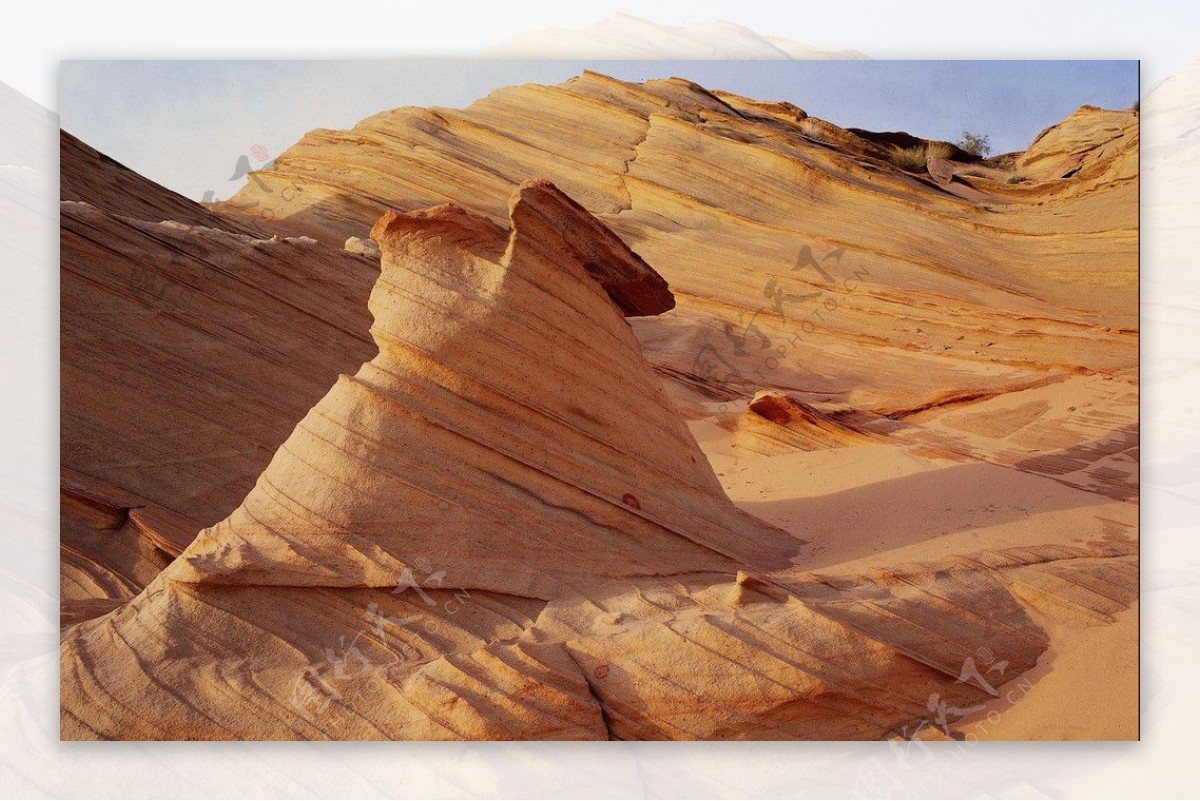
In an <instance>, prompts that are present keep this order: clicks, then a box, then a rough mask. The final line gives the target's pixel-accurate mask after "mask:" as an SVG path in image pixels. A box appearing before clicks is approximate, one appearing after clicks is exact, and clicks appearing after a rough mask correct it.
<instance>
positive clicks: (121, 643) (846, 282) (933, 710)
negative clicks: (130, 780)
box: [61, 72, 1138, 739]
mask: <svg viewBox="0 0 1200 801" xmlns="http://www.w3.org/2000/svg"><path fill="white" fill-rule="evenodd" d="M892 147H893V146H892V144H890V143H889V140H888V139H887V138H886V137H882V136H880V135H876V134H872V133H871V132H866V131H849V130H845V129H842V128H840V127H838V126H837V125H835V124H834V123H832V122H828V121H824V120H817V119H814V118H812V117H809V116H808V115H807V114H805V112H804V111H803V110H801V109H799V108H797V107H795V106H793V105H791V104H787V103H777V102H770V101H761V100H752V99H748V98H742V97H738V96H735V95H730V94H727V93H723V92H719V91H715V90H711V91H710V90H708V89H705V88H702V87H699V86H696V85H694V84H691V83H689V82H687V81H683V80H679V79H670V80H661V81H648V82H646V83H644V84H640V85H635V84H627V83H622V82H619V81H615V80H613V79H610V78H607V77H605V76H603V75H599V74H596V73H590V72H589V73H584V74H583V75H581V76H579V77H577V78H575V79H573V80H571V81H568V82H567V83H565V84H563V85H561V86H556V87H547V86H533V85H526V86H519V87H512V88H508V89H503V90H500V91H498V92H495V93H493V94H492V95H490V96H489V97H487V98H485V99H483V100H480V101H478V102H477V103H475V104H473V105H472V106H470V107H468V108H467V109H463V110H452V109H414V108H406V109H398V110H394V111H388V112H384V113H381V114H378V115H376V116H374V117H371V118H369V119H367V120H364V121H363V122H362V123H360V124H359V125H358V126H356V127H355V128H354V129H353V130H351V131H327V130H318V131H314V132H312V133H310V134H308V135H307V136H305V137H304V139H302V140H301V141H300V142H298V143H297V144H296V145H295V146H294V147H292V148H291V149H289V150H288V151H287V152H285V153H284V154H283V155H282V156H281V157H280V158H279V159H277V160H276V162H275V163H274V165H273V166H272V167H271V168H270V169H268V170H264V171H262V172H260V173H257V174H255V175H254V176H252V178H251V180H250V181H249V182H248V183H247V186H246V188H245V189H243V190H242V191H241V192H240V193H239V194H238V195H237V196H235V197H234V198H233V199H232V200H231V201H229V202H227V203H222V204H218V205H216V206H214V207H203V206H201V205H199V204H195V203H192V202H191V201H188V200H187V199H185V198H182V197H180V196H178V195H174V194H173V193H170V192H168V191H167V190H165V189H163V188H161V187H158V186H157V185H155V184H153V183H152V182H151V181H149V180H147V179H145V178H143V177H141V176H138V175H136V174H134V173H132V172H130V171H129V170H126V169H124V168H123V167H121V166H120V165H118V164H115V163H114V162H112V161H111V160H108V159H106V158H105V157H103V156H102V155H101V154H98V153H96V152H95V151H94V150H92V149H91V148H89V147H88V146H87V145H85V144H84V143H82V142H79V141H78V140H76V139H74V138H73V137H71V136H70V135H69V134H66V133H64V135H63V139H62V148H63V149H62V164H63V192H62V197H63V206H62V330H61V334H62V343H63V344H62V386H63V390H62V392H63V394H62V448H63V450H62V467H63V470H62V502H63V514H62V551H63V559H62V585H61V587H62V617H63V641H62V650H61V656H62V694H61V701H62V736H63V737H64V739H94V738H105V739H229V738H243V739H325V738H332V739H458V738H494V739H512V738H517V739H542V738H549V739H604V738H621V739H764V738H769V739H886V738H890V739H904V738H913V737H919V738H927V737H947V738H971V737H978V738H981V739H1006V738H1016V739H1022V738H1031V739H1129V738H1135V737H1136V736H1137V632H1136V626H1137V617H1136V616H1137V590H1138V570H1137V564H1138V560H1137V553H1138V541H1137V537H1138V507H1137V497H1138V450H1137V448H1138V416H1137V408H1138V407H1137V404H1138V363H1137V354H1138V318H1137V242H1138V239H1137V237H1138V233H1137V197H1138V187H1137V176H1138V164H1137V153H1138V119H1137V112H1136V111H1107V110H1102V109H1097V108H1093V107H1086V106H1085V107H1083V108H1081V109H1079V110H1078V111H1077V112H1076V113H1075V114H1073V115H1071V116H1070V117H1069V118H1067V119H1066V120H1064V121H1062V122H1061V123H1060V124H1058V125H1055V126H1053V127H1051V128H1049V129H1047V130H1046V131H1045V132H1043V133H1042V134H1041V135H1040V136H1039V137H1038V138H1037V139H1036V140H1035V141H1034V142H1033V143H1031V145H1030V147H1029V148H1028V149H1027V150H1026V151H1025V152H1023V153H1020V154H1013V156H1012V157H1011V159H1010V160H1006V161H1004V162H1000V161H995V160H993V161H987V162H980V161H979V160H978V159H976V158H973V157H971V156H969V155H968V154H965V153H962V152H961V151H955V150H950V151H949V152H947V153H945V155H946V158H942V157H940V156H939V157H931V158H929V160H928V162H927V164H926V165H925V167H924V168H923V169H903V168H901V167H898V166H896V164H894V163H893V161H894V158H893V157H892ZM367 240H371V241H373V242H374V243H376V245H377V246H378V253H377V252H376V251H375V249H374V248H370V247H366V246H364V245H363V243H364V242H366V241H367ZM1097 697H1103V698H1105V703H1104V704H1103V705H1097V704H1095V703H1094V699H1095V698H1097Z"/></svg>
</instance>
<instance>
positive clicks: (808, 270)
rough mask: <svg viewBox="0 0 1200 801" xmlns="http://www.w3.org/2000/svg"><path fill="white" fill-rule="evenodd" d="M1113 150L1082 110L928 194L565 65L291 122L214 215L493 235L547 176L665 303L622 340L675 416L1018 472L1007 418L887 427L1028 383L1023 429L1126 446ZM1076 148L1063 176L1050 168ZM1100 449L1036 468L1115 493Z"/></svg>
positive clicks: (1130, 388)
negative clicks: (419, 223) (425, 211)
mask: <svg viewBox="0 0 1200 801" xmlns="http://www.w3.org/2000/svg"><path fill="white" fill-rule="evenodd" d="M860 133H863V134H864V135H865V134H866V133H867V132H860ZM1138 139H1139V137H1138V128H1137V115H1136V112H1133V111H1104V112H1101V111H1097V110H1089V109H1087V108H1085V109H1082V110H1080V112H1078V113H1077V114H1075V115H1072V117H1070V118H1068V119H1067V120H1065V121H1064V122H1063V123H1062V124H1060V125H1058V126H1053V127H1052V128H1051V129H1049V130H1048V131H1046V132H1044V133H1043V134H1042V135H1041V136H1040V137H1039V138H1038V141H1037V142H1036V143H1035V145H1034V147H1033V148H1031V150H1030V153H1029V154H1027V155H1026V156H1024V157H1023V159H1022V161H1021V163H1020V164H1018V165H1017V167H1016V171H1015V172H1003V171H999V172H997V173H996V176H997V177H993V178H978V177H974V176H971V175H967V174H966V172H967V171H968V170H967V167H968V166H969V165H965V164H964V165H958V166H957V167H956V169H955V172H956V175H955V177H954V179H953V180H952V181H950V182H949V183H944V184H943V183H938V182H937V181H935V180H934V179H933V178H932V177H930V178H927V179H921V178H920V177H918V176H912V175H908V174H905V173H903V172H902V171H900V170H898V169H896V168H895V167H894V166H892V165H891V164H890V163H889V162H888V160H887V159H888V148H887V147H885V146H883V145H880V144H877V143H875V142H872V141H870V140H868V139H864V138H862V137H860V136H858V135H856V134H854V133H852V132H850V131H847V130H845V129H842V128H839V127H837V126H836V125H833V124H832V123H828V122H825V121H820V120H815V119H814V118H812V117H809V116H808V115H806V114H805V113H804V112H803V111H802V110H800V109H797V108H796V107H795V106H792V105H790V104H780V103H769V102H763V101H758V100H752V99H748V98H741V97H738V96H737V95H733V94H730V93H726V92H719V91H709V90H707V89H704V88H702V87H699V86H697V85H695V84H693V83H690V82H688V81H684V80H679V79H671V80H652V81H646V82H645V83H642V84H629V83H625V82H621V81H616V80H613V79H611V78H608V77H606V76H603V75H599V74H597V73H592V72H585V73H584V74H583V75H581V76H579V77H577V78H574V79H571V80H569V81H567V82H565V83H564V84H562V85H560V86H533V85H526V86H519V87H511V88H507V89H501V90H498V91H496V92H494V93H492V94H491V95H489V96H488V97H486V98H484V99H482V100H480V101H478V102H476V103H474V104H472V105H471V106H470V107H468V108H466V109H464V110H454V109H442V108H438V109H415V108H405V109H397V110H394V111H389V112H384V113H381V114H378V115H376V116H374V117H371V118H369V119H366V120H364V121H362V122H361V123H359V124H358V125H357V126H355V128H354V129H353V130H351V131H327V130H317V131H313V132H311V133H309V134H308V135H306V136H305V137H304V138H303V139H302V140H301V141H300V142H298V143H297V144H296V145H295V146H293V147H292V148H289V149H288V150H287V151H286V152H284V153H283V154H282V155H281V156H280V157H279V158H278V159H276V161H275V163H274V165H273V166H272V167H271V168H270V169H268V170H265V171H263V172H261V173H258V174H256V180H254V181H252V182H250V183H248V184H247V185H246V187H245V188H244V189H243V190H242V191H241V192H239V193H238V194H237V195H236V196H235V197H234V198H233V199H232V200H230V201H228V202H227V203H225V204H222V206H221V210H222V212H224V213H226V214H230V215H234V216H236V217H237V218H238V219H250V220H251V221H252V222H253V218H252V217H250V216H247V215H252V214H253V211H254V209H256V208H262V207H263V206H265V205H268V204H273V207H274V206H280V205H281V204H284V201H283V198H284V197H286V198H289V201H288V202H287V203H286V204H284V205H283V211H282V212H281V213H280V214H278V216H280V217H283V218H286V219H283V220H281V224H284V225H287V226H290V228H289V230H292V231H294V232H295V233H299V234H307V235H309V236H313V237H316V238H317V239H320V240H323V241H327V242H329V243H331V244H334V243H337V244H340V243H341V242H343V241H344V240H345V239H346V237H347V236H365V235H366V232H367V231H368V230H369V229H370V227H371V226H372V225H373V224H374V222H375V220H376V219H378V217H379V216H380V215H381V214H382V213H383V212H384V211H386V210H387V209H388V208H397V209H399V210H411V209H417V208H423V207H427V206H432V205H437V204H439V203H444V202H455V203H458V204H460V205H463V206H464V207H466V208H471V209H475V210H479V211H481V212H483V213H485V214H487V215H488V216H490V217H491V218H492V219H493V220H495V221H496V222H497V223H498V224H501V225H503V224H505V213H506V207H505V204H506V201H507V198H508V196H509V193H510V191H511V188H512V187H513V186H515V185H517V184H519V183H520V182H521V181H523V180H526V179H529V178H534V177H546V178H549V179H550V180H552V181H554V182H555V184H556V185H557V186H559V187H560V188H562V189H563V190H564V191H565V192H566V193H567V194H568V195H570V196H571V197H573V198H575V199H576V200H578V201H579V202H580V203H582V205H583V206H584V207H586V208H587V209H588V210H589V211H591V212H592V213H593V214H595V215H596V216H597V218H598V219H600V220H602V221H604V222H605V223H606V224H607V225H608V226H610V227H611V228H612V229H613V230H614V231H616V232H617V233H618V234H619V235H620V236H621V238H622V239H623V240H625V241H626V242H628V243H629V244H630V246H631V247H633V248H634V249H635V250H636V251H637V252H638V253H640V254H642V255H643V256H644V257H645V258H646V259H647V260H648V261H649V262H650V263H652V264H654V265H655V268H656V270H658V271H659V272H660V273H661V274H662V275H663V276H664V277H665V278H666V279H667V280H668V281H669V282H670V284H671V286H672V289H673V291H674V294H675V297H676V298H677V301H678V305H679V308H678V310H677V311H676V312H675V313H674V314H672V315H670V316H668V317H656V318H650V319H647V320H641V321H636V322H635V323H634V330H635V332H636V333H637V335H638V337H639V340H640V341H641V342H642V344H643V346H644V347H645V349H646V353H647V356H648V358H649V359H650V362H651V364H653V365H654V367H655V369H656V370H657V371H658V372H659V373H660V374H661V375H665V376H667V377H668V378H670V379H671V381H670V383H669V384H668V387H669V391H670V392H671V395H672V397H673V398H674V399H675V401H676V402H677V403H679V404H680V405H681V406H682V407H683V408H684V410H685V413H686V414H687V415H689V416H692V417H708V416H710V415H713V414H715V413H719V410H720V408H721V407H720V404H721V403H722V402H724V403H725V404H726V406H725V412H724V413H725V414H729V415H736V414H739V413H740V412H741V411H742V410H743V409H744V408H745V407H744V403H745V402H748V401H749V400H750V399H751V398H752V397H753V396H754V394H755V393H756V392H758V391H759V390H763V389H772V390H778V391H783V392H787V393H789V394H791V395H793V396H795V397H797V398H798V399H799V400H801V401H803V402H805V403H809V404H812V405H814V407H816V408H818V409H820V410H823V411H837V412H847V411H853V412H855V413H858V414H875V415H878V416H883V415H891V416H893V417H900V418H903V419H905V420H907V421H908V423H909V428H910V434H912V435H913V436H918V437H924V438H928V439H933V440H937V442H938V447H939V448H942V449H944V450H945V449H949V450H954V451H959V452H963V453H970V455H971V457H972V458H979V457H981V456H982V457H983V458H988V459H998V460H1000V461H1002V462H1003V463H1005V464H1019V463H1023V462H1030V460H1036V459H1039V458H1041V457H1043V456H1044V453H1043V452H1044V450H1045V448H1044V447H1043V446H1042V445H1041V444H1034V443H1033V442H1032V441H1030V442H1022V441H1021V440H1020V438H1014V437H1013V436H1012V434H1014V433H1015V429H1010V430H1008V431H1005V432H1001V433H1000V434H999V435H998V436H995V435H990V436H985V437H983V438H982V439H981V438H979V437H978V436H977V435H976V432H975V431H974V430H973V429H975V428H979V427H978V426H975V425H974V423H968V424H965V426H966V429H969V430H964V428H963V426H959V427H957V428H952V429H950V430H946V429H945V428H943V427H942V426H939V425H936V424H934V421H933V420H932V418H933V417H934V414H933V413H930V414H926V415H925V418H924V419H925V420H927V421H928V422H929V423H930V425H928V426H922V427H921V428H920V430H918V429H917V427H916V426H915V425H914V424H915V423H916V422H917V420H915V419H913V418H910V417H908V416H907V415H909V414H910V412H911V410H913V409H916V408H919V407H925V408H931V409H934V410H935V411H936V410H939V409H940V408H941V404H942V403H943V402H944V396H945V395H946V393H947V387H951V388H954V390H955V391H958V390H961V389H964V388H965V389H969V390H971V392H975V393H978V396H979V397H993V396H1003V395H1006V394H1009V393H1012V392H1015V391H1020V390H1021V389H1023V388H1025V387H1028V386H1030V385H1034V384H1037V383H1039V382H1052V383H1056V384H1058V385H1059V391H1057V392H1055V393H1046V395H1047V398H1048V399H1050V400H1049V402H1050V407H1049V408H1047V409H1046V410H1044V411H1043V412H1042V414H1041V415H1040V419H1043V420H1045V421H1046V422H1047V423H1050V422H1051V420H1052V426H1053V428H1054V430H1055V432H1056V433H1055V435H1054V444H1053V447H1054V449H1055V450H1063V451H1065V450H1069V449H1072V448H1076V447H1083V448H1086V447H1089V445H1090V443H1093V442H1095V441H1096V440H1097V439H1102V440H1105V444H1104V446H1103V450H1106V451H1107V450H1112V451H1113V456H1114V457H1116V456H1118V455H1119V454H1126V455H1127V454H1128V453H1129V452H1130V449H1131V448H1133V446H1134V442H1135V440H1136V431H1135V427H1136V391H1135V386H1136V376H1135V374H1136V370H1135V365H1136V354H1137V320H1136V317H1137V303H1136V301H1137V293H1136V291H1135V287H1136V285H1137V197H1138V193H1137V180H1136V175H1137V149H1138ZM915 141H919V140H915ZM1089 143H1090V144H1089ZM1084 151H1086V155H1082V154H1084ZM1077 157H1079V158H1085V159H1086V162H1087V164H1086V166H1084V167H1083V168H1082V169H1081V171H1080V172H1077V173H1075V174H1074V175H1073V177H1069V178H1063V177H1062V175H1064V174H1066V173H1067V172H1070V170H1061V171H1059V170H1058V167H1059V166H1062V164H1063V163H1064V162H1065V161H1067V160H1070V159H1073V158H1077ZM1046 165H1050V166H1052V167H1053V169H1050V168H1049V167H1046ZM1043 167H1046V169H1043ZM1026 171H1027V172H1028V175H1026V174H1025V172H1026ZM1008 176H1019V177H1021V178H1023V179H1024V182H1023V183H1009V182H1008V180H1007V177H1008ZM258 222H261V220H260V221H258ZM864 347H868V348H870V349H871V351H872V353H873V354H874V356H873V357H872V358H870V359H863V358H862V357H861V354H862V352H863V348H864ZM1085 394H1087V395H1092V394H1095V395H1097V396H1098V397H1103V398H1104V399H1105V400H1103V401H1102V402H1100V405H1102V406H1103V407H1104V412H1103V413H1102V415H1101V416H1102V417H1103V418H1104V419H1102V420H1101V419H1092V418H1091V414H1092V411H1091V410H1090V408H1088V407H1082V406H1080V404H1078V403H1074V402H1072V401H1071V399H1072V398H1075V397H1076V396H1078V395H1085ZM1052 398H1062V399H1064V400H1065V401H1066V402H1064V403H1061V404H1060V403H1056V402H1055V401H1054V400H1053V399H1052ZM731 403H732V405H730V404H731ZM1072 406H1074V407H1076V408H1075V409H1070V407H1072ZM735 407H736V408H735ZM955 409H956V410H959V411H965V407H963V406H961V405H958V404H956V405H955ZM1108 415H1116V418H1115V419H1114V420H1109V419H1108V418H1107V416H1108ZM960 416H961V415H960ZM1037 419H1038V418H1037V417H1035V418H1034V419H1033V422H1035V423H1036V422H1037ZM883 424H884V425H885V426H886V425H887V421H886V420H885V421H883ZM984 428H987V427H986V426H985V427H984ZM987 430H988V431H993V430H995V429H993V428H988V429H987ZM1114 431H1115V432H1119V433H1118V435H1117V436H1115V437H1113V438H1112V439H1111V441H1109V439H1110V432H1114ZM964 434H966V436H964ZM1101 461H1102V464H1099V465H1096V466H1095V467H1094V468H1084V474H1082V475H1078V476H1077V475H1075V474H1074V471H1065V470H1058V467H1055V466H1052V467H1051V469H1050V470H1049V471H1048V472H1050V473H1051V474H1054V475H1058V476H1060V477H1064V478H1065V479H1066V480H1071V481H1076V482H1077V483H1081V484H1083V485H1087V486H1090V485H1091V484H1092V483H1093V478H1091V477H1089V475H1088V474H1089V473H1090V472H1094V471H1095V470H1099V472H1100V473H1101V474H1102V475H1104V476H1107V478H1105V479H1104V480H1106V481H1111V480H1116V479H1115V478H1114V477H1115V473H1116V472H1120V473H1123V474H1124V475H1125V477H1124V478H1123V479H1120V481H1121V482H1122V483H1123V484H1124V486H1125V489H1126V491H1129V490H1130V489H1131V488H1132V486H1133V484H1134V483H1135V478H1134V476H1133V475H1132V474H1130V473H1129V466H1128V463H1127V459H1126V457H1125V456H1120V457H1119V458H1116V459H1109V458H1104V459H1102V460H1101ZM1031 464H1032V465H1033V466H1035V467H1036V466H1037V465H1038V464H1039V462H1036V461H1032V462H1031ZM1055 471H1057V472H1055Z"/></svg>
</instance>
